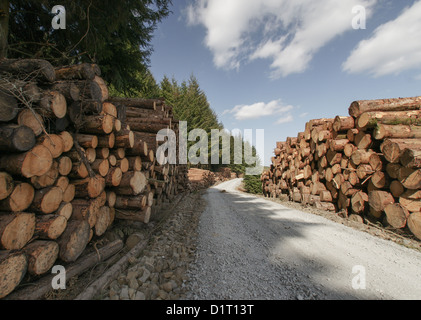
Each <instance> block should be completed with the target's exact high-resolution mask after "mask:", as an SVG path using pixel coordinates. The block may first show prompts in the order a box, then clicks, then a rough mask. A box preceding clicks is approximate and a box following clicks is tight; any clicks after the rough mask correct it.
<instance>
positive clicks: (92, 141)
mask: <svg viewBox="0 0 421 320" xmlns="http://www.w3.org/2000/svg"><path fill="white" fill-rule="evenodd" d="M74 137H75V138H76V140H77V142H78V143H79V145H80V146H81V147H82V148H85V149H89V148H93V149H95V148H96V147H97V146H98V137H97V136H95V135H90V134H80V133H79V134H75V135H74Z"/></svg>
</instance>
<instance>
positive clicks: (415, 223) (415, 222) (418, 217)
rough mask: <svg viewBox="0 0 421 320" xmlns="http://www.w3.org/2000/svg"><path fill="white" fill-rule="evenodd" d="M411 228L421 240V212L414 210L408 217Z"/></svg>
mask: <svg viewBox="0 0 421 320" xmlns="http://www.w3.org/2000/svg"><path fill="white" fill-rule="evenodd" d="M408 227H409V230H411V232H412V233H413V234H414V236H416V237H417V238H418V239H419V240H421V212H414V213H412V214H411V215H410V216H409V218H408Z"/></svg>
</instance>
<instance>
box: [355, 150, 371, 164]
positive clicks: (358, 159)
mask: <svg viewBox="0 0 421 320" xmlns="http://www.w3.org/2000/svg"><path fill="white" fill-rule="evenodd" d="M373 153H374V151H373V150H368V151H366V150H355V151H354V152H353V153H352V155H351V161H352V163H353V164H355V165H356V166H359V165H360V164H368V163H369V162H370V157H371V156H372V155H373Z"/></svg>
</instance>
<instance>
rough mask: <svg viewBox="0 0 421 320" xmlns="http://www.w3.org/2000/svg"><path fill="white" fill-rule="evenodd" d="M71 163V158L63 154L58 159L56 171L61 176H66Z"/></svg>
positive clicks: (70, 169) (71, 165)
mask: <svg viewBox="0 0 421 320" xmlns="http://www.w3.org/2000/svg"><path fill="white" fill-rule="evenodd" d="M72 167H73V163H72V159H70V158H69V157H66V156H63V157H61V158H59V159H58V173H59V174H60V175H61V176H67V175H69V174H70V172H71V171H72Z"/></svg>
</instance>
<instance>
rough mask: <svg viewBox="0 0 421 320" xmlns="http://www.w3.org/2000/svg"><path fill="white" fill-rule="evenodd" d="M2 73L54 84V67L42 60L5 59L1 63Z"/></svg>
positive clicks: (0, 69)
mask: <svg viewBox="0 0 421 320" xmlns="http://www.w3.org/2000/svg"><path fill="white" fill-rule="evenodd" d="M0 72H7V73H11V74H14V75H25V79H26V78H30V79H39V80H40V81H46V82H54V81H55V79H56V76H55V72H54V67H53V66H52V65H51V63H50V62H48V61H46V60H42V59H3V60H1V61H0Z"/></svg>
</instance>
